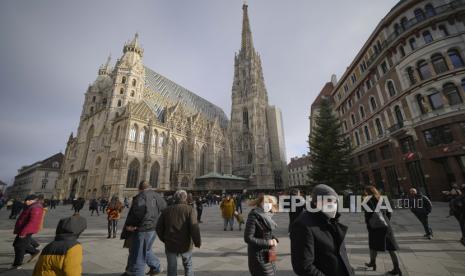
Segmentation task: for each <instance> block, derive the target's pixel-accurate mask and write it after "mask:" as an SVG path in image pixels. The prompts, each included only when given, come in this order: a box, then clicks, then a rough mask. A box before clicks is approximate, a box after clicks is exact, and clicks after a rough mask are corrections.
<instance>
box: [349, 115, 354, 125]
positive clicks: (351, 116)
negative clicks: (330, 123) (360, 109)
mask: <svg viewBox="0 0 465 276" xmlns="http://www.w3.org/2000/svg"><path fill="white" fill-rule="evenodd" d="M350 118H351V119H352V125H355V115H354V114H351V115H350Z"/></svg>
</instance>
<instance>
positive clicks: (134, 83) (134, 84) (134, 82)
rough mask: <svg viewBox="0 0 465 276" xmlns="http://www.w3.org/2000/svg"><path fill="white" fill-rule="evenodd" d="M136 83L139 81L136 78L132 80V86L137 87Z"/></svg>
mask: <svg viewBox="0 0 465 276" xmlns="http://www.w3.org/2000/svg"><path fill="white" fill-rule="evenodd" d="M136 84H137V81H136V80H135V79H133V80H132V86H134V87H135V86H136Z"/></svg>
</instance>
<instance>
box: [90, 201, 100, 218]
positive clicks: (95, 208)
mask: <svg viewBox="0 0 465 276" xmlns="http://www.w3.org/2000/svg"><path fill="white" fill-rule="evenodd" d="M89 210H90V211H91V213H90V215H91V216H93V215H94V212H97V216H100V214H99V213H98V201H97V199H95V198H94V199H91V200H90V203H89Z"/></svg>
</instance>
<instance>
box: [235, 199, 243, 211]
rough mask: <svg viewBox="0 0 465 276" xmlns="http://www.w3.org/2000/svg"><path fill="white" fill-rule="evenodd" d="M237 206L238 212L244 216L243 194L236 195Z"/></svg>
mask: <svg viewBox="0 0 465 276" xmlns="http://www.w3.org/2000/svg"><path fill="white" fill-rule="evenodd" d="M235 204H236V211H237V212H240V213H241V214H242V195H241V194H237V195H236V202H235Z"/></svg>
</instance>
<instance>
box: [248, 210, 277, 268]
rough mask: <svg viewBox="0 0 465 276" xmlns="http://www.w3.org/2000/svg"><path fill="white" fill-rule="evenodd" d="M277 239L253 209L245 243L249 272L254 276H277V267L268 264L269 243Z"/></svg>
mask: <svg viewBox="0 0 465 276" xmlns="http://www.w3.org/2000/svg"><path fill="white" fill-rule="evenodd" d="M272 239H276V240H278V239H277V238H276V237H275V236H274V235H273V233H272V231H271V229H270V228H268V227H267V226H266V224H265V222H264V221H263V218H262V217H261V216H260V215H259V214H257V211H256V210H255V209H252V210H251V211H250V213H249V216H248V217H247V223H246V225H245V230H244V241H245V242H246V243H247V255H248V263H249V271H250V274H251V275H253V276H269V275H275V270H276V268H275V265H274V264H273V263H271V262H268V260H267V257H268V251H269V249H270V246H269V245H268V241H269V240H272Z"/></svg>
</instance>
